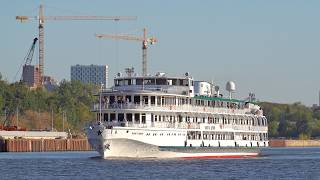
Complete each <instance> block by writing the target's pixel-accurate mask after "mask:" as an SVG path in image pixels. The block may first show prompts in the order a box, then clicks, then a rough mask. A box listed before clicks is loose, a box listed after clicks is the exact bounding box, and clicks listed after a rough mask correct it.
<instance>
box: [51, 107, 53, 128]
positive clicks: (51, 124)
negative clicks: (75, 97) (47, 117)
mask: <svg viewBox="0 0 320 180" xmlns="http://www.w3.org/2000/svg"><path fill="white" fill-rule="evenodd" d="M51 131H53V109H52V108H51Z"/></svg>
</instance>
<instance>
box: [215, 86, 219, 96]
mask: <svg viewBox="0 0 320 180" xmlns="http://www.w3.org/2000/svg"><path fill="white" fill-rule="evenodd" d="M219 89H220V87H219V86H214V90H215V91H216V92H217V97H219V96H220V92H219Z"/></svg>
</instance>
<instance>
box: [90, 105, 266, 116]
mask: <svg viewBox="0 0 320 180" xmlns="http://www.w3.org/2000/svg"><path fill="white" fill-rule="evenodd" d="M92 109H93V111H99V110H100V104H99V103H96V104H94V105H93V108H92ZM108 109H109V110H142V111H172V112H197V113H217V114H218V113H219V114H243V115H245V114H252V112H251V110H250V109H249V108H241V109H236V108H225V107H210V106H195V105H190V104H185V105H179V106H176V105H163V106H157V105H141V104H133V103H120V104H118V103H114V104H107V103H102V104H101V110H102V111H104V110H108ZM255 115H262V113H260V112H257V113H256V114H255Z"/></svg>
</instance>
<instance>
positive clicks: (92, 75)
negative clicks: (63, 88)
mask: <svg viewBox="0 0 320 180" xmlns="http://www.w3.org/2000/svg"><path fill="white" fill-rule="evenodd" d="M72 80H79V81H81V82H82V83H85V84H89V83H91V84H96V85H100V84H101V83H102V84H103V85H104V86H105V87H108V65H93V64H91V65H79V64H77V65H75V66H71V81H72Z"/></svg>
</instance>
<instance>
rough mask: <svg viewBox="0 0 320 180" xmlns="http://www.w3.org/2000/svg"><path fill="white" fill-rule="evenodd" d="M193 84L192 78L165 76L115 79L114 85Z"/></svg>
mask: <svg viewBox="0 0 320 180" xmlns="http://www.w3.org/2000/svg"><path fill="white" fill-rule="evenodd" d="M189 84H190V85H191V86H193V80H191V79H190V80H189V79H175V78H172V79H167V78H145V79H144V78H131V79H115V81H114V85H115V86H128V85H129V86H130V85H170V86H189Z"/></svg>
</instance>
